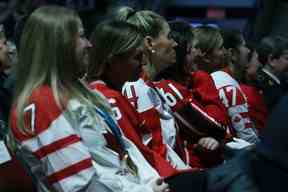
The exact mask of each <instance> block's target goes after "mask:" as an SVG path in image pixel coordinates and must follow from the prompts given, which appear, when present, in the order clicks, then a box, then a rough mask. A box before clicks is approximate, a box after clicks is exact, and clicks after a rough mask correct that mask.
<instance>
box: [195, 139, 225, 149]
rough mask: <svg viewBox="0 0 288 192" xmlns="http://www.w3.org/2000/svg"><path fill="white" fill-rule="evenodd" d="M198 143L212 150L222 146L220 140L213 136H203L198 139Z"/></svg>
mask: <svg viewBox="0 0 288 192" xmlns="http://www.w3.org/2000/svg"><path fill="white" fill-rule="evenodd" d="M198 145H199V146H201V147H203V148H204V149H207V150H210V151H213V150H216V149H217V148H218V147H219V146H220V144H219V142H218V141H217V140H216V139H214V138H213V137H203V138H201V139H200V140H199V141H198Z"/></svg>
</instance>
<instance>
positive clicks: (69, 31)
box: [14, 6, 106, 133]
mask: <svg viewBox="0 0 288 192" xmlns="http://www.w3.org/2000/svg"><path fill="white" fill-rule="evenodd" d="M80 25H81V21H80V18H79V16H78V15H77V14H76V13H75V12H74V11H73V10H70V9H67V8H64V7H57V6H44V7H40V8H39V9H36V10H35V11H34V12H33V13H32V14H31V16H30V17H29V18H28V20H27V22H26V24H25V26H24V30H23V34H22V36H21V41H20V49H19V63H18V64H17V65H16V77H17V79H16V84H15V96H14V104H15V107H16V116H17V126H18V128H19V129H20V130H21V131H22V132H24V133H32V130H30V129H29V128H26V127H25V125H24V109H25V107H26V106H27V105H28V104H29V103H28V100H29V97H30V96H31V94H32V92H33V90H35V89H36V88H38V87H41V86H43V85H47V86H49V87H51V89H52V91H53V95H54V98H55V100H56V102H57V103H58V105H59V107H62V108H64V107H65V105H66V102H65V101H66V100H65V99H70V98H76V99H78V100H80V101H81V102H86V103H93V104H95V105H98V106H103V107H105V106H106V104H105V102H104V100H103V99H102V97H100V96H98V95H97V94H93V93H91V92H90V91H89V89H88V88H86V87H85V85H84V84H83V83H81V82H80V81H79V80H78V77H79V72H80V71H81V70H80V68H81V67H82V63H79V62H80V61H79V59H77V56H76V40H77V39H76V37H77V34H78V33H79V28H80Z"/></svg>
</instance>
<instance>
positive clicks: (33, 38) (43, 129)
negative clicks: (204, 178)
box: [10, 6, 168, 192]
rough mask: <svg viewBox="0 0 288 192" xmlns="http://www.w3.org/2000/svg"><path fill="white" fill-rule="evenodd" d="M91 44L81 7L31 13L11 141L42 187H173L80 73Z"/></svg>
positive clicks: (107, 190)
mask: <svg viewBox="0 0 288 192" xmlns="http://www.w3.org/2000/svg"><path fill="white" fill-rule="evenodd" d="M35 31H37V33H35ZM89 45H90V44H89V42H88V40H87V39H86V38H85V36H84V30H83V26H82V22H81V20H80V18H79V16H78V15H77V14H76V13H75V12H74V11H72V10H70V9H67V8H63V7H57V6H44V7H41V8H39V9H36V10H35V11H34V12H33V13H32V14H31V16H30V17H29V18H28V20H27V22H26V24H25V27H24V31H23V35H22V38H21V43H20V49H19V63H18V64H17V65H16V77H17V79H16V85H15V96H14V99H13V108H12V111H11V118H10V124H11V141H14V143H15V145H16V149H17V150H18V151H20V152H21V155H22V157H23V158H22V159H23V161H24V162H25V164H26V165H27V167H28V170H30V171H31V175H32V177H33V179H34V181H35V184H36V185H37V189H38V191H61V192H65V191H67V192H68V191H69V192H70V191H101V192H111V191H115V192H116V191H117V192H118V191H123V192H127V191H130V190H131V189H133V190H134V191H151V192H164V191H167V190H168V185H167V184H165V183H163V182H162V181H158V178H159V175H158V173H157V172H156V171H155V170H154V169H153V168H152V167H151V166H150V165H149V163H148V162H147V161H146V160H145V158H144V157H143V156H142V154H141V153H140V151H139V150H138V149H137V147H136V146H135V145H134V144H133V143H132V142H131V141H130V140H129V139H127V138H126V137H124V136H123V135H122V133H121V131H120V130H119V127H118V125H117V124H116V122H115V120H114V118H113V116H112V109H111V108H110V106H109V104H108V103H107V101H106V100H105V99H104V98H103V96H102V95H101V94H100V93H99V92H96V91H94V92H91V91H90V90H89V88H88V87H87V86H86V84H85V83H84V82H82V81H81V80H79V78H80V77H81V76H82V73H83V71H84V69H83V68H85V64H84V60H85V59H84V58H85V57H86V55H87V48H89ZM105 136H107V137H109V138H110V139H111V140H112V141H115V145H116V148H113V146H111V145H110V143H109V140H108V139H107V138H106V137H105ZM111 140H110V141H111Z"/></svg>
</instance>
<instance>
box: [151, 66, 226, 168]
mask: <svg viewBox="0 0 288 192" xmlns="http://www.w3.org/2000/svg"><path fill="white" fill-rule="evenodd" d="M154 85H155V87H157V89H158V92H159V93H160V94H161V96H162V98H163V99H164V100H165V102H166V103H167V104H168V105H169V106H170V107H171V109H172V111H173V112H177V111H179V110H181V108H183V107H185V106H187V105H188V106H189V105H193V106H197V108H199V110H201V111H202V113H203V115H204V114H205V115H206V116H210V118H211V117H212V118H214V120H216V121H217V122H218V123H219V124H221V125H222V127H223V130H221V131H220V130H219V133H218V134H217V135H207V136H210V137H215V138H217V139H224V136H225V135H224V134H225V132H224V127H227V126H228V125H229V120H228V116H227V112H226V109H225V107H224V106H223V104H222V103H221V101H220V99H219V97H218V91H217V89H216V87H215V85H214V82H213V80H212V78H211V76H210V75H209V74H208V73H206V72H202V71H198V72H194V73H193V74H191V77H190V78H189V82H187V87H186V86H184V85H182V84H180V83H177V82H175V81H172V80H161V81H159V82H154ZM188 86H189V87H191V89H188ZM185 117H186V118H187V117H189V118H193V116H191V115H190V114H186V115H185ZM185 117H183V118H185ZM180 125H181V124H180ZM198 130H201V127H199V128H198ZM202 132H203V131H202ZM180 133H181V132H180ZM206 134H207V133H206ZM219 135H221V137H219ZM200 138H201V137H199V136H198V135H195V136H192V137H191V136H190V135H189V136H187V133H185V132H183V134H181V139H182V140H187V141H188V142H189V144H188V145H189V146H187V147H188V151H189V152H185V150H186V148H185V150H184V152H185V153H186V154H185V155H184V154H182V156H184V157H183V158H184V159H185V160H186V161H187V159H189V161H190V162H189V163H190V165H191V166H192V167H201V168H204V167H210V166H212V164H214V163H219V162H221V160H220V159H216V158H217V157H216V155H215V153H213V155H212V153H211V152H210V154H211V155H212V156H213V157H212V158H214V160H215V161H208V160H207V158H208V159H211V156H209V153H208V152H207V153H205V152H204V151H203V152H201V154H200V153H199V152H197V143H198V140H199V139H200ZM195 147H196V148H195ZM194 148H195V151H194ZM182 153H183V152H182ZM187 153H189V156H190V157H189V158H188V157H187V155H188V154H187ZM204 154H205V155H204ZM219 155H220V154H219ZM220 156H221V155H220ZM214 165H215V164H214Z"/></svg>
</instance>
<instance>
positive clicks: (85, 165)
mask: <svg viewBox="0 0 288 192" xmlns="http://www.w3.org/2000/svg"><path fill="white" fill-rule="evenodd" d="M89 168H92V160H91V158H88V159H85V160H82V161H80V162H78V163H76V164H73V165H71V166H69V167H66V168H65V169H62V170H61V171H58V172H56V173H54V174H52V175H50V176H48V177H47V180H48V182H49V183H50V184H54V183H56V182H59V181H61V180H62V179H65V178H68V177H70V176H74V175H76V174H81V173H80V172H81V171H83V170H85V169H89ZM76 178H77V177H76Z"/></svg>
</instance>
